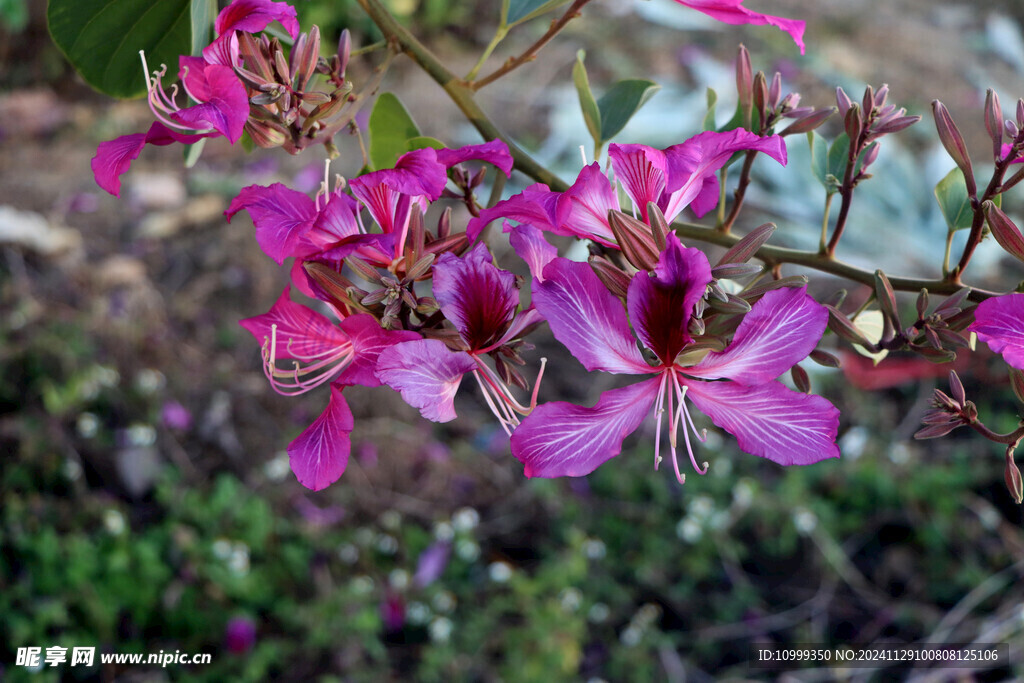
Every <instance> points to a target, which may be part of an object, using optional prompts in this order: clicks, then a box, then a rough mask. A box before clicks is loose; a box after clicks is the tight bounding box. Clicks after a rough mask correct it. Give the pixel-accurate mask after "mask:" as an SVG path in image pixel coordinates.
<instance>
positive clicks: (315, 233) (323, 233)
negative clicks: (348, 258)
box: [304, 192, 361, 251]
mask: <svg viewBox="0 0 1024 683" xmlns="http://www.w3.org/2000/svg"><path fill="white" fill-rule="evenodd" d="M358 212H359V204H358V203H357V202H356V200H354V199H352V197H350V196H349V195H347V194H345V193H344V192H330V193H329V194H328V195H327V203H326V204H325V205H324V207H323V208H322V209H320V212H319V213H318V214H317V216H316V220H315V221H314V222H313V227H312V229H311V230H310V231H309V232H307V233H306V235H305V239H304V241H305V242H308V243H309V245H310V247H311V248H312V249H314V250H315V251H321V250H323V249H326V248H328V247H331V246H334V245H336V244H337V243H338V242H340V241H341V240H343V239H345V238H346V237H352V236H353V235H359V234H361V232H360V229H359V219H358V218H357V217H356V214H357V213H358Z"/></svg>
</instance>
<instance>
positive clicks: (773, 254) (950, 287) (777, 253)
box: [673, 223, 999, 301]
mask: <svg viewBox="0 0 1024 683" xmlns="http://www.w3.org/2000/svg"><path fill="white" fill-rule="evenodd" d="M673 229H674V231H675V233H676V234H677V235H678V236H679V237H680V238H683V239H684V240H687V239H688V240H697V241H699V242H705V243H707V244H715V245H718V246H720V247H725V248H727V249H728V248H729V247H732V246H733V245H735V244H736V243H737V242H739V241H740V239H742V238H741V237H739V236H737V235H724V234H722V233H721V232H719V231H718V230H716V229H714V228H708V227H705V226H703V225H698V224H695V223H675V224H673ZM754 257H755V258H758V259H761V260H762V261H764V262H765V263H767V264H771V265H776V264H781V263H790V264H793V265H798V266H804V267H806V268H811V269H813V270H817V271H820V272H822V273H829V274H831V275H836V276H838V277H841V278H845V279H847V280H852V281H854V282H859V283H861V284H864V285H867V286H869V287H871V288H874V286H875V273H874V271H868V270H861V269H860V268H857V267H856V266H854V265H851V264H849V263H845V262H843V261H840V260H838V259H835V258H832V257H830V256H828V255H827V254H818V253H815V252H810V251H799V250H797V249H787V248H785V247H776V246H771V245H767V244H766V245H764V246H762V247H761V248H760V249H758V250H757V253H756V254H754ZM888 277H889V282H890V283H891V284H892V287H893V289H895V290H898V291H901V292H917V291H920V290H921V288H922V287H924V288H927V289H928V291H929V292H933V293H935V294H955V293H956V292H958V291H960V290H961V289H963V288H964V287H966V286H968V285H963V284H960V283H955V282H949V281H948V280H928V279H923V278H912V277H901V276H888ZM998 295H999V293H998V292H990V291H986V290H982V289H975V288H973V287H972V288H971V293H970V295H969V298H970V299H971V300H972V301H983V300H985V299H987V298H989V297H993V296H998Z"/></svg>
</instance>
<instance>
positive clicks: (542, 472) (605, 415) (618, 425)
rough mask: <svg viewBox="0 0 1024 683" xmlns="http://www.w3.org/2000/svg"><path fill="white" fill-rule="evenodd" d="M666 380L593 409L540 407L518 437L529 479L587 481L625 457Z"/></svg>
mask: <svg viewBox="0 0 1024 683" xmlns="http://www.w3.org/2000/svg"><path fill="white" fill-rule="evenodd" d="M659 386H660V378H659V377H654V378H652V379H649V380H647V381H644V382H639V383H637V384H632V385H630V386H628V387H622V388H621V389H612V390H611V391H606V392H604V393H603V394H602V395H601V398H600V399H599V400H598V402H597V404H596V405H595V406H594V407H593V408H587V407H585V406H577V405H573V404H571V403H564V402H561V401H559V402H556V403H545V404H543V405H539V406H537V407H536V408H535V409H534V411H533V412H532V413H530V415H529V416H528V417H526V418H525V419H524V420H523V421H522V423H521V424H520V425H519V426H518V427H516V430H515V431H514V432H513V433H512V455H514V456H515V457H516V458H517V459H518V460H519V461H520V462H521V463H523V465H524V466H525V468H524V474H525V475H526V476H527V477H582V476H583V475H585V474H590V473H591V472H593V471H594V470H595V469H597V468H598V466H600V465H601V464H602V463H604V462H605V461H606V460H609V459H611V458H613V457H615V456H616V455H618V454H619V453H620V452H621V451H622V440H623V439H625V438H626V437H627V436H628V435H630V434H632V433H633V432H634V431H636V429H637V427H639V426H640V424H641V423H642V422H643V421H644V418H645V417H647V415H648V413H650V412H651V406H652V405H654V399H655V398H656V397H657V395H658V388H659Z"/></svg>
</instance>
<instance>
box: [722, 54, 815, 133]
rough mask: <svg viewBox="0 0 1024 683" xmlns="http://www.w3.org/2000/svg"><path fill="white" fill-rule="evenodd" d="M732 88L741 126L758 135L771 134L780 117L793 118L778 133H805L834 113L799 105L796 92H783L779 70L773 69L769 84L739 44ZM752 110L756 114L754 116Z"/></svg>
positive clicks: (798, 97) (798, 96)
mask: <svg viewBox="0 0 1024 683" xmlns="http://www.w3.org/2000/svg"><path fill="white" fill-rule="evenodd" d="M736 90H737V92H738V94H739V103H740V111H741V112H742V117H743V120H742V121H741V124H742V126H743V127H744V128H746V129H747V130H750V131H753V132H755V133H758V134H760V135H772V134H773V133H774V132H775V126H776V125H778V123H779V122H780V121H781V120H782V119H784V118H786V119H796V120H795V121H794V122H793V123H792V124H791V125H790V126H788V127H787V128H786V129H785V130H783V131H781V132H780V133H779V135H781V136H787V135H795V134H798V133H808V132H810V131H812V130H814V129H815V128H817V127H819V126H820V125H822V124H823V123H825V121H826V120H827V119H828V118H829V117H830V116H832V114H834V113H835V109H834V108H833V107H826V108H824V109H814V108H812V107H801V106H800V94H799V93H787V94H786V95H785V96H783V94H782V74H780V73H779V72H777V71H776V72H775V74H774V75H773V76H772V80H771V83H770V84H769V83H768V77H767V76H765V74H764V72H763V71H758V72H757V73H756V74H754V73H753V68H752V67H751V65H750V53H749V52H747V48H746V47H744V46H742V45H741V46H740V52H739V57H738V58H737V60H736ZM754 114H756V115H757V116H756V118H755V117H754Z"/></svg>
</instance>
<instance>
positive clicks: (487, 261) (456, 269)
mask: <svg viewBox="0 0 1024 683" xmlns="http://www.w3.org/2000/svg"><path fill="white" fill-rule="evenodd" d="M434 298H435V299H437V303H438V304H439V305H440V306H441V311H442V312H443V313H444V317H446V318H447V319H448V320H450V321H451V322H452V323H453V324H454V325H455V328H456V329H457V330H458V331H459V334H461V335H462V339H463V341H465V342H466V344H468V345H469V349H470V350H471V351H481V350H483V349H485V348H487V347H488V346H490V345H491V344H493V343H494V342H495V341H497V340H498V339H500V338H501V336H502V335H503V334H504V332H505V330H506V329H508V326H509V323H511V322H512V318H513V317H514V316H515V312H516V308H517V307H518V306H519V290H518V288H516V276H515V275H513V274H512V273H510V272H508V271H507V270H501V269H500V268H498V267H497V266H495V265H494V263H493V262H492V261H491V253H490V252H489V251H488V250H487V246H486V245H484V244H483V243H482V242H477V244H476V245H475V246H474V247H473V248H472V249H471V250H470V251H469V252H468V253H467V254H466V255H465V256H463V257H462V258H459V257H457V256H455V255H453V254H451V253H450V252H449V253H445V254H442V255H441V257H440V258H439V259H437V262H436V263H435V264H434Z"/></svg>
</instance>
